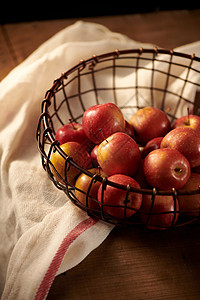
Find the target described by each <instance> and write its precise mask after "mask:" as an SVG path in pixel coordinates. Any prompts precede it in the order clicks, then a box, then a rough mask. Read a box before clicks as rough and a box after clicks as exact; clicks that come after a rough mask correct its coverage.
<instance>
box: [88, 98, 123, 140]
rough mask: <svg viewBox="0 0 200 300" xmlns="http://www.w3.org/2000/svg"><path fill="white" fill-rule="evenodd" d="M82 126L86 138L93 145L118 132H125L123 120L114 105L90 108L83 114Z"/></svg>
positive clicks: (108, 104)
mask: <svg viewBox="0 0 200 300" xmlns="http://www.w3.org/2000/svg"><path fill="white" fill-rule="evenodd" d="M82 126H83V130H84V132H85V134H86V135H87V137H88V138H89V139H90V140H91V141H92V142H93V143H95V144H100V143H101V142H102V141H103V140H104V139H106V138H107V137H109V136H110V135H111V134H113V133H115V132H118V131H122V132H124V131H125V120H124V117H123V114H122V112H121V110H120V109H119V108H118V107H117V106H116V105H115V104H114V103H105V104H98V105H94V106H91V107H90V108H88V109H87V110H86V111H85V112H84V114H83V120H82Z"/></svg>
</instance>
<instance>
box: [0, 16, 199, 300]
mask: <svg viewBox="0 0 200 300" xmlns="http://www.w3.org/2000/svg"><path fill="white" fill-rule="evenodd" d="M141 46H146V47H151V45H145V44H141V43H138V42H135V41H133V40H131V39H129V38H128V37H126V36H124V35H121V34H118V33H113V32H111V31H109V30H108V29H107V28H105V27H104V26H101V25H99V24H94V23H86V22H82V21H78V22H76V23H75V24H74V25H72V26H69V27H67V28H65V29H63V30H62V31H60V32H59V33H57V34H56V35H55V36H54V37H52V38H51V39H49V40H48V41H47V42H45V43H44V44H43V45H42V46H40V47H39V48H38V49H37V50H36V51H35V52H34V53H33V54H32V55H30V56H29V57H28V58H27V59H26V60H25V61H24V62H23V63H21V64H20V65H19V66H17V67H16V68H15V69H14V70H13V71H12V72H10V73H9V74H8V76H7V77H6V78H5V79H4V80H3V81H2V82H1V83H0V172H1V173H0V239H1V244H0V293H2V292H3V294H2V299H3V300H8V299H15V300H17V299H19V300H23V299H26V300H29V299H45V297H46V296H47V294H48V291H49V288H50V286H51V284H52V282H53V279H54V277H55V276H56V275H58V274H60V273H62V272H64V271H66V270H68V269H70V268H72V267H74V266H76V265H77V264H78V263H79V262H80V261H82V260H83V259H84V258H85V257H86V256H87V255H88V254H89V253H90V252H91V251H92V250H93V249H94V248H96V247H97V246H99V245H100V244H101V243H102V241H103V240H104V239H105V238H106V237H107V235H108V234H109V233H110V231H111V230H112V228H113V226H112V225H109V224H105V223H104V222H102V221H98V222H96V221H94V220H92V219H91V218H90V217H88V215H87V214H86V213H85V212H83V211H81V210H80V209H79V208H77V207H76V206H74V205H73V204H72V203H71V201H69V200H68V199H67V197H66V195H65V194H64V193H63V192H61V191H59V190H57V189H56V188H55V186H54V185H53V184H52V183H51V182H50V180H49V179H48V177H47V175H46V173H45V172H44V170H43V169H42V166H41V158H40V155H39V152H38V149H37V143H36V140H35V131H36V127H37V122H38V118H39V115H40V107H41V100H42V99H43V98H44V94H45V92H46V90H47V89H49V88H50V87H51V85H52V82H53V80H54V79H55V78H58V77H59V76H60V74H61V73H62V72H65V71H66V70H67V69H69V68H70V67H72V66H73V65H74V64H76V63H78V62H79V60H80V59H87V58H89V57H90V56H91V55H93V54H97V55H98V54H102V53H104V52H107V51H113V50H114V49H116V48H118V49H127V48H138V47H141ZM180 50H181V51H187V52H188V53H193V52H195V53H196V54H197V55H200V43H194V44H191V45H188V46H186V47H182V48H180ZM6 274H7V275H6ZM3 290H4V291H3Z"/></svg>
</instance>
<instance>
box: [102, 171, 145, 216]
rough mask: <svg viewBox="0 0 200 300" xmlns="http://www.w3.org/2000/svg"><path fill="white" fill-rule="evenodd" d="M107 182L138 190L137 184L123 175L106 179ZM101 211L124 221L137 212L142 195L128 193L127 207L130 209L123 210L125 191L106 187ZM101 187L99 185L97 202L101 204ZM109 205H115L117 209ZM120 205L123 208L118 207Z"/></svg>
mask: <svg viewBox="0 0 200 300" xmlns="http://www.w3.org/2000/svg"><path fill="white" fill-rule="evenodd" d="M108 180H109V181H112V182H115V183H118V184H122V185H126V186H127V185H128V184H129V185H130V186H132V187H136V188H140V186H139V184H138V183H137V182H136V181H135V180H134V179H133V178H131V177H129V176H126V175H123V174H115V175H112V176H110V177H108ZM103 196H104V197H103V203H104V204H105V206H103V211H104V212H105V213H107V214H110V215H111V216H113V217H115V218H118V219H124V218H129V217H130V216H132V215H134V214H135V213H136V211H138V210H139V208H140V206H141V203H142V194H139V193H129V196H128V203H127V207H130V208H132V209H133V210H132V209H125V207H124V206H125V199H126V191H124V190H121V189H118V188H115V187H112V186H110V185H107V187H106V190H105V191H104V194H103ZM101 198H102V185H100V187H99V190H98V201H99V202H100V203H101V201H102V199H101ZM109 205H117V206H119V207H113V206H109ZM120 205H122V206H123V207H120Z"/></svg>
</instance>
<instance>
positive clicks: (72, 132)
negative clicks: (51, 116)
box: [55, 122, 93, 151]
mask: <svg viewBox="0 0 200 300" xmlns="http://www.w3.org/2000/svg"><path fill="white" fill-rule="evenodd" d="M55 140H57V141H59V143H60V145H62V144H64V143H67V142H77V143H79V144H81V145H84V146H85V149H86V150H88V151H90V150H91V149H92V148H93V143H92V142H91V141H90V140H89V139H88V137H87V136H86V135H85V132H84V130H83V128H82V125H81V124H78V123H73V122H71V123H69V124H66V125H63V126H62V127H60V128H59V129H58V131H57V132H56V135H55Z"/></svg>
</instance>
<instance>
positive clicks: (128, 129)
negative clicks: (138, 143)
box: [125, 121, 135, 139]
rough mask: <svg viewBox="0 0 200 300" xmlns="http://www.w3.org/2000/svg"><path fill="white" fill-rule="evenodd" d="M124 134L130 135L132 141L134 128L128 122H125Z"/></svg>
mask: <svg viewBox="0 0 200 300" xmlns="http://www.w3.org/2000/svg"><path fill="white" fill-rule="evenodd" d="M125 133H126V134H128V135H130V136H131V137H132V138H133V139H134V138H135V131H134V128H133V126H132V125H131V124H130V123H129V122H128V121H125Z"/></svg>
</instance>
